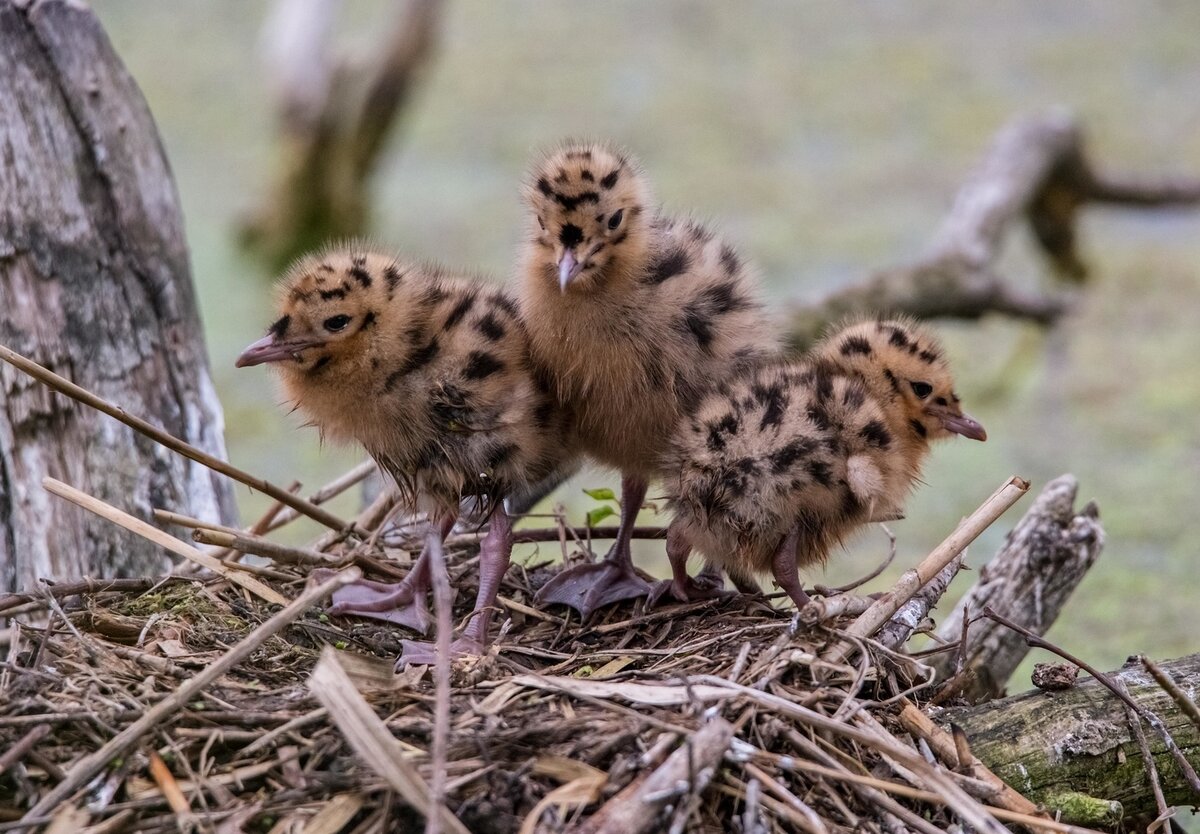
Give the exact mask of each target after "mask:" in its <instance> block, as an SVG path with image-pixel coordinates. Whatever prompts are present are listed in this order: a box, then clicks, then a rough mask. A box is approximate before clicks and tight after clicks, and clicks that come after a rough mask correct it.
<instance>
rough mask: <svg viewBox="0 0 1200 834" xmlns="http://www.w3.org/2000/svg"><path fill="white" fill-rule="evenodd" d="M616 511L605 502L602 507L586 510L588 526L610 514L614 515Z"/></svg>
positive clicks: (593, 525)
mask: <svg viewBox="0 0 1200 834" xmlns="http://www.w3.org/2000/svg"><path fill="white" fill-rule="evenodd" d="M616 514H617V511H616V510H614V509H613V508H612V507H610V506H608V505H607V504H605V505H604V506H603V507H597V508H596V509H594V510H588V514H587V523H588V527H595V526H596V525H597V524H599V523H600V522H601V521H603V520H604V519H606V518H608V517H609V516H610V515H616Z"/></svg>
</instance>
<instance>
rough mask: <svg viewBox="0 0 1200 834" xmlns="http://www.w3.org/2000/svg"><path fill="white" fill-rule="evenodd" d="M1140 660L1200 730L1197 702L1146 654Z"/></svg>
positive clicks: (1199, 714)
mask: <svg viewBox="0 0 1200 834" xmlns="http://www.w3.org/2000/svg"><path fill="white" fill-rule="evenodd" d="M1138 660H1139V661H1141V663H1142V666H1144V667H1145V668H1146V671H1147V672H1149V673H1150V674H1151V676H1152V677H1153V678H1154V680H1156V681H1158V685H1159V686H1161V687H1162V688H1163V690H1164V691H1166V693H1167V694H1168V695H1170V696H1171V697H1172V698H1174V699H1175V703H1177V704H1178V705H1179V708H1180V709H1181V710H1182V711H1183V714H1184V715H1186V716H1187V717H1188V718H1190V719H1192V723H1193V724H1195V725H1196V727H1197V728H1200V706H1197V705H1196V702H1195V701H1193V700H1192V699H1191V698H1189V697H1188V696H1187V693H1186V692H1184V691H1183V690H1182V689H1180V688H1179V684H1177V683H1175V680H1174V678H1172V677H1171V676H1170V675H1168V674H1167V673H1166V672H1164V671H1163V669H1162V667H1161V666H1159V665H1158V664H1157V663H1155V662H1154V661H1153V660H1151V659H1150V658H1148V657H1146V656H1145V655H1144V654H1143V655H1138Z"/></svg>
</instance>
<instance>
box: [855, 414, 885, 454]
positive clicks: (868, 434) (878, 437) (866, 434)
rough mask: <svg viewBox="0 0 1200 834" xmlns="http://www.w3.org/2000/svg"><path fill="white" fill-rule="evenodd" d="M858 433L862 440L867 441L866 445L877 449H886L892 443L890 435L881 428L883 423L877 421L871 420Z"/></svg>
mask: <svg viewBox="0 0 1200 834" xmlns="http://www.w3.org/2000/svg"><path fill="white" fill-rule="evenodd" d="M858 433H859V434H860V435H861V436H862V438H863V440H865V441H867V445H869V446H875V447H876V448H879V449H886V448H887V447H888V446H890V445H891V443H892V435H891V434H890V433H889V432H888V430H887V429H886V428H884V427H883V423H881V422H879V421H878V420H872V421H871V422H869V423H867V424H866V425H865V426H863V427H862V428H861V429H860V430H859V432H858Z"/></svg>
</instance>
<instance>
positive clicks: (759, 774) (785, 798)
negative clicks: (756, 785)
mask: <svg viewBox="0 0 1200 834" xmlns="http://www.w3.org/2000/svg"><path fill="white" fill-rule="evenodd" d="M743 767H744V768H745V769H746V772H747V773H749V774H750V775H751V776H753V777H754V778H755V779H757V780H758V781H759V782H761V783H762V784H763V785H765V786H766V788H767V790H769V791H770V792H771V793H773V794H775V796H776V797H778V798H779V800H780V801H782V802H785V803H787V804H788V805H790V806H791V807H792V809H793V810H794V811H795V812H796V813H797V814H799V815H800V817H801V819H803V820H804V821H805V823H806V825H805V826H804V828H805V830H806V831H811V832H813V834H828V832H829V829H828V828H826V827H825V823H824V822H822V821H821V818H820V817H819V816H818V815H817V812H816V811H814V810H813V809H812V808H810V807H808V806H807V805H805V804H804V803H803V802H801V801H800V799H799V798H798V797H797V796H796V795H795V794H794V793H792V792H791V791H789V790H788V789H787V788H786V787H784V786H783V785H782V784H781V783H780V782H779V780H778V779H776V778H775V777H773V776H771V774H769V773H767V772H766V771H765V770H763V769H762V768H761V767H756V766H754V765H752V764H750V763H749V762H746V764H744V765H743Z"/></svg>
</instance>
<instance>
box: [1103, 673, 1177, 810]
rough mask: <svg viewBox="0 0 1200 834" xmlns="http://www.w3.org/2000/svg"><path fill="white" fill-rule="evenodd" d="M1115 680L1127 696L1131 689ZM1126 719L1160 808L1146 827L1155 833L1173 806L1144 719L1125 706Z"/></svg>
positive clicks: (1155, 800) (1156, 802)
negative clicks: (1170, 804) (1168, 802)
mask: <svg viewBox="0 0 1200 834" xmlns="http://www.w3.org/2000/svg"><path fill="white" fill-rule="evenodd" d="M1114 682H1115V683H1117V685H1118V686H1120V688H1121V691H1122V692H1124V693H1125V695H1126V696H1128V695H1129V691H1128V690H1127V689H1126V688H1125V687H1124V685H1122V684H1120V682H1119V681H1114ZM1125 721H1126V723H1127V724H1128V725H1129V732H1130V733H1131V734H1132V735H1133V738H1134V740H1135V741H1136V742H1137V746H1138V752H1139V753H1140V754H1141V756H1142V767H1144V768H1145V769H1146V778H1147V779H1148V780H1149V781H1150V790H1151V792H1152V793H1153V794H1154V806H1155V807H1156V808H1158V818H1157V819H1155V820H1154V823H1155V824H1154V825H1151V826H1150V827H1149V828H1147V829H1146V834H1153V831H1154V829H1155V828H1156V827H1158V825H1160V824H1162V823H1163V822H1165V821H1166V820H1168V819H1170V817H1171V808H1170V806H1168V805H1167V798H1166V797H1165V796H1163V789H1162V782H1161V781H1160V780H1159V778H1158V767H1157V766H1156V765H1155V764H1154V754H1153V753H1151V752H1150V745H1149V744H1147V743H1146V734H1145V733H1144V732H1142V720H1141V719H1140V718H1138V716H1137V713H1135V712H1134V711H1133V710H1132V709H1130V708H1129V707H1125Z"/></svg>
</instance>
